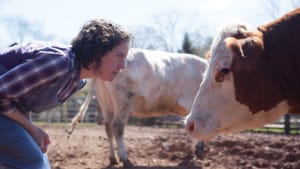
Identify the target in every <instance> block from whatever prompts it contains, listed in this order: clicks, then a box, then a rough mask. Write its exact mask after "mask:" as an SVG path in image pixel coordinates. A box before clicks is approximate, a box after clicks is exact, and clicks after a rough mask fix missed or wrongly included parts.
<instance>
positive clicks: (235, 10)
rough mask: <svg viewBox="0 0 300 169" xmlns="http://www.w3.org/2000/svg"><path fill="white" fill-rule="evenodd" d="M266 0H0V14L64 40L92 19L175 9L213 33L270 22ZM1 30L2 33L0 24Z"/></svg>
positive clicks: (143, 16) (133, 22) (144, 17)
mask: <svg viewBox="0 0 300 169" xmlns="http://www.w3.org/2000/svg"><path fill="white" fill-rule="evenodd" d="M267 1H273V0H123V1H122V0H83V1H80V0H78V1H75V0H0V16H1V17H4V16H20V17H24V18H25V19H27V20H29V21H31V22H33V23H36V24H38V25H41V26H42V29H43V31H44V32H45V33H46V34H50V35H55V36H56V37H57V39H58V40H66V41H69V40H70V39H71V38H72V37H73V36H75V34H76V33H77V32H78V30H79V29H80V27H81V25H82V24H83V23H84V22H85V21H87V20H90V19H92V18H108V19H111V20H113V21H114V22H117V23H119V24H121V25H123V26H124V27H132V26H138V25H143V24H145V25H147V24H152V23H153V22H154V21H155V18H156V17H158V16H162V15H164V14H167V13H170V12H176V13H177V14H178V16H179V20H180V22H183V23H185V25H186V27H193V26H195V27H196V26H202V27H203V26H204V27H205V30H204V31H206V32H204V33H208V34H213V33H214V32H215V31H216V30H217V28H218V27H220V26H222V25H224V24H225V23H229V22H233V21H244V22H246V23H248V24H251V25H254V26H256V25H258V24H262V23H265V22H267V21H269V20H270V18H269V17H268V16H266V14H265V13H264V12H265V11H264V8H263V4H264V3H265V2H267ZM277 1H282V2H284V0H277ZM285 2H286V1H285ZM283 4H286V3H283ZM284 12H285V11H284ZM1 32H2V33H1ZM0 33H1V34H2V35H5V30H4V28H3V27H2V28H1V25H0ZM7 38H8V37H6V36H1V37H0V43H1V44H5V43H6V42H7V41H9V39H7ZM9 43H10V42H9ZM0 46H2V45H0Z"/></svg>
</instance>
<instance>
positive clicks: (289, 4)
mask: <svg viewBox="0 0 300 169" xmlns="http://www.w3.org/2000/svg"><path fill="white" fill-rule="evenodd" d="M299 6H300V0H276V1H274V0H268V1H264V7H265V9H266V12H267V14H268V15H267V16H269V17H270V19H271V20H273V19H276V18H278V17H280V16H281V15H283V14H284V13H286V12H288V11H289V10H291V9H294V8H296V7H299Z"/></svg>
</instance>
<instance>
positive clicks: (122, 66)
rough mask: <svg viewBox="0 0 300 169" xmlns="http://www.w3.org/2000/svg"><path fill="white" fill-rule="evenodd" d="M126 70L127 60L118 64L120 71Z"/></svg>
mask: <svg viewBox="0 0 300 169" xmlns="http://www.w3.org/2000/svg"><path fill="white" fill-rule="evenodd" d="M124 68H125V60H121V61H120V62H119V64H118V69H124Z"/></svg>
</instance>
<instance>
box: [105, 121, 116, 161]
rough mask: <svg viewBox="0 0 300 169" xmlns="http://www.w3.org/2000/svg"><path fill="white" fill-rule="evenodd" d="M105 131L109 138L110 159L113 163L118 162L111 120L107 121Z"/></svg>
mask: <svg viewBox="0 0 300 169" xmlns="http://www.w3.org/2000/svg"><path fill="white" fill-rule="evenodd" d="M104 124H105V132H106V135H107V138H108V143H109V160H110V164H111V165H116V164H118V162H117V159H116V156H115V149H114V143H113V141H114V140H113V130H112V124H111V123H110V122H105V123H104Z"/></svg>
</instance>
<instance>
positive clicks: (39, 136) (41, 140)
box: [29, 125, 50, 153]
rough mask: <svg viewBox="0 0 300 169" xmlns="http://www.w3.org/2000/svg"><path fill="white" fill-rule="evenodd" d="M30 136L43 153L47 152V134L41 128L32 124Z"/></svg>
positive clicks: (48, 141)
mask: <svg viewBox="0 0 300 169" xmlns="http://www.w3.org/2000/svg"><path fill="white" fill-rule="evenodd" d="M29 132H30V134H31V136H32V137H33V138H34V140H35V141H36V143H37V144H38V146H39V147H40V148H41V150H42V152H43V153H46V152H47V149H48V145H49V144H50V139H49V136H48V134H47V133H46V132H44V131H43V130H42V129H41V128H39V127H37V126H35V125H33V126H32V129H31V131H29Z"/></svg>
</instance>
